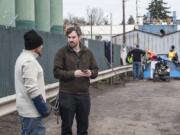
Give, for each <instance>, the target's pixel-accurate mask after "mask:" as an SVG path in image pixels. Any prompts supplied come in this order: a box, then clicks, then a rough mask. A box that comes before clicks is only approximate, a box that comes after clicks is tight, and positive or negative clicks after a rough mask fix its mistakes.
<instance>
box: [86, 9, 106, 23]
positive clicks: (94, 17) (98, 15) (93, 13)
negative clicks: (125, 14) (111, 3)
mask: <svg viewBox="0 0 180 135" xmlns="http://www.w3.org/2000/svg"><path fill="white" fill-rule="evenodd" d="M86 12H87V22H88V24H89V25H90V24H92V25H102V24H104V25H107V24H109V21H108V19H107V18H106V17H104V11H103V10H102V9H101V8H87V10H86Z"/></svg>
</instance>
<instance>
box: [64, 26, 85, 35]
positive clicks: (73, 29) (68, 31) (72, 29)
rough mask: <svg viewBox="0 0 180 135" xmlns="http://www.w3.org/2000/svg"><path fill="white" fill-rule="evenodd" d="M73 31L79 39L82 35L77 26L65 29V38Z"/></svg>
mask: <svg viewBox="0 0 180 135" xmlns="http://www.w3.org/2000/svg"><path fill="white" fill-rule="evenodd" d="M73 31H75V32H76V33H77V35H78V37H80V36H81V35H82V32H81V29H80V27H79V26H73V27H69V28H67V31H66V36H68V35H69V34H70V33H71V32H73Z"/></svg>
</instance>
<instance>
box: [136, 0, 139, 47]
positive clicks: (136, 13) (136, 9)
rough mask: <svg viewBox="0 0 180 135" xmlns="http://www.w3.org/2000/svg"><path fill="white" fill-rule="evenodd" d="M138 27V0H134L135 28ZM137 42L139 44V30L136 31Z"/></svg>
mask: <svg viewBox="0 0 180 135" xmlns="http://www.w3.org/2000/svg"><path fill="white" fill-rule="evenodd" d="M138 28H139V19H138V0H136V29H137V30H138ZM137 44H138V45H139V32H138V31H137Z"/></svg>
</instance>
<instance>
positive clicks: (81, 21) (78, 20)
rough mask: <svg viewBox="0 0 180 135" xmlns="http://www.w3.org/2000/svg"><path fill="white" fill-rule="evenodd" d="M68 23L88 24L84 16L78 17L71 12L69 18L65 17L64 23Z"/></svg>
mask: <svg viewBox="0 0 180 135" xmlns="http://www.w3.org/2000/svg"><path fill="white" fill-rule="evenodd" d="M65 24H66V25H67V24H72V25H74V24H76V25H86V24H87V22H86V21H85V19H84V18H82V17H77V16H74V15H72V14H70V15H69V16H68V18H65V19H64V25H65Z"/></svg>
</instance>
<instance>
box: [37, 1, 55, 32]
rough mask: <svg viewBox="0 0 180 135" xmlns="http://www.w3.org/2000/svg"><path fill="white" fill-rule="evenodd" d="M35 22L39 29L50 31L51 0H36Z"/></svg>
mask: <svg viewBox="0 0 180 135" xmlns="http://www.w3.org/2000/svg"><path fill="white" fill-rule="evenodd" d="M51 1H54V0H51ZM35 22H36V29H37V30H40V31H46V32H50V0H35Z"/></svg>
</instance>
